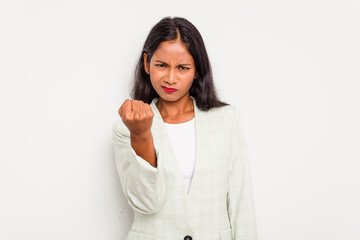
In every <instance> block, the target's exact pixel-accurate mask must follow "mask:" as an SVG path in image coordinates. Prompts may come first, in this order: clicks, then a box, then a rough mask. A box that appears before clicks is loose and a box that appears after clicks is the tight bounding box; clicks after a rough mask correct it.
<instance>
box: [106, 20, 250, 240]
mask: <svg viewBox="0 0 360 240" xmlns="http://www.w3.org/2000/svg"><path fill="white" fill-rule="evenodd" d="M131 95H132V96H131V97H132V98H133V100H129V99H126V100H125V101H124V103H123V104H122V105H121V107H120V109H119V115H120V117H121V119H120V120H118V121H117V122H116V123H115V124H114V126H113V133H114V134H113V143H114V149H115V161H116V167H117V171H118V173H119V177H120V182H121V186H122V189H123V191H124V194H125V196H126V198H127V200H128V203H129V205H130V206H131V208H132V209H133V210H134V222H133V225H132V227H131V229H130V232H129V233H128V235H127V238H126V240H135V239H147V240H150V239H154V240H155V239H156V240H175V239H176V240H177V239H184V240H192V239H193V240H212V239H213V240H215V239H222V240H231V239H234V240H256V239H257V227H256V221H255V211H254V205H253V193H252V186H251V185H252V184H251V177H250V169H249V163H248V159H247V152H246V142H245V138H244V135H243V129H242V123H241V118H240V115H239V113H238V110H237V109H236V108H235V107H234V106H231V105H229V104H227V103H224V102H221V101H220V100H219V99H218V96H217V94H216V89H215V87H214V82H213V78H212V73H211V67H210V62H209V59H208V55H207V52H206V49H205V45H204V42H203V40H202V37H201V35H200V33H199V32H198V30H197V29H196V27H195V26H194V25H193V24H191V23H190V22H189V21H188V20H186V19H184V18H178V17H174V18H170V17H166V18H163V19H162V20H161V21H160V22H159V23H157V24H156V25H155V26H154V27H153V28H152V30H151V31H150V33H149V35H148V37H147V39H146V41H145V44H144V47H143V50H142V53H141V56H140V59H139V61H138V64H137V67H136V71H135V79H134V85H133V89H132V93H131Z"/></svg>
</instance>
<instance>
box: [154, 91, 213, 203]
mask: <svg viewBox="0 0 360 240" xmlns="http://www.w3.org/2000/svg"><path fill="white" fill-rule="evenodd" d="M190 97H191V99H192V100H193V104H194V113H195V138H196V141H195V142H196V148H195V149H196V155H195V168H194V173H193V177H192V180H191V184H190V190H189V194H188V193H187V189H186V185H185V181H184V177H183V174H182V171H181V168H180V164H179V162H178V159H177V157H176V155H175V151H174V149H173V147H172V145H171V142H170V138H169V135H168V133H167V130H166V127H165V124H164V121H163V119H162V116H161V114H160V112H159V110H158V108H157V107H156V103H157V101H158V98H154V99H153V100H152V102H151V104H150V106H151V108H152V110H153V112H154V119H153V125H154V127H155V126H156V127H155V128H156V130H155V129H154V132H153V134H154V133H155V134H156V136H154V145H155V147H156V148H158V149H161V150H160V151H162V153H163V154H164V151H166V152H168V154H166V155H167V156H169V157H168V158H166V161H171V162H169V164H164V165H163V166H173V168H172V170H173V171H174V174H175V177H176V181H179V182H180V185H181V188H182V192H183V195H184V197H185V199H186V200H187V201H190V200H191V199H192V196H193V195H194V194H195V192H196V189H197V188H198V187H199V186H197V182H198V180H197V178H199V177H201V176H200V175H199V174H200V172H202V170H203V162H202V161H204V159H203V158H202V157H201V156H202V151H204V150H205V148H204V146H203V145H202V143H204V142H205V141H204V138H205V137H206V121H205V118H204V116H203V114H204V111H202V110H200V109H199V108H198V107H197V106H196V101H195V98H194V97H192V96H190Z"/></svg>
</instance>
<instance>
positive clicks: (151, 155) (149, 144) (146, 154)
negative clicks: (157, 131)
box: [130, 131, 157, 167]
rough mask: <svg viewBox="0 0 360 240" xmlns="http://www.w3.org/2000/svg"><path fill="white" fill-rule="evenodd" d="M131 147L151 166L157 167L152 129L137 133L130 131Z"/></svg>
mask: <svg viewBox="0 0 360 240" xmlns="http://www.w3.org/2000/svg"><path fill="white" fill-rule="evenodd" d="M130 141H131V147H132V148H133V149H134V151H135V152H136V154H137V155H139V156H140V157H142V158H143V159H144V160H146V161H147V162H148V163H150V165H151V166H153V167H157V161H156V154H155V148H154V140H153V136H152V133H151V131H149V132H146V133H143V134H141V135H136V134H132V133H130Z"/></svg>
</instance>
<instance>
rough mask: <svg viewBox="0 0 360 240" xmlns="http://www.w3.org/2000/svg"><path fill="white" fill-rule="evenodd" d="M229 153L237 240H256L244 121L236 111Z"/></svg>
mask: <svg viewBox="0 0 360 240" xmlns="http://www.w3.org/2000/svg"><path fill="white" fill-rule="evenodd" d="M231 135H232V136H231V142H230V151H229V190H228V196H227V206H228V214H229V219H230V224H231V228H232V239H234V240H257V239H258V233H257V226H256V216H255V208H254V200H253V192H252V182H251V173H250V166H249V160H248V155H247V146H246V141H245V137H244V131H243V126H242V120H241V117H240V114H239V112H238V110H237V108H235V107H233V123H232V128H231Z"/></svg>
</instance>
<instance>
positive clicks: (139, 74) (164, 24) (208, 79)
mask: <svg viewBox="0 0 360 240" xmlns="http://www.w3.org/2000/svg"><path fill="white" fill-rule="evenodd" d="M175 39H180V40H181V41H182V42H183V43H184V44H185V45H186V48H187V50H188V51H189V53H190V54H191V56H192V57H193V59H194V63H195V68H196V72H197V73H198V77H197V78H196V79H194V81H193V84H192V85H191V87H190V92H189V93H190V96H193V97H194V98H195V100H196V105H197V106H198V108H199V109H201V110H203V111H208V110H210V109H212V108H216V107H222V106H225V105H230V104H228V103H225V102H222V101H220V100H219V97H218V94H217V90H216V88H215V85H214V81H213V76H212V70H211V66H210V61H209V57H208V54H207V52H206V48H205V44H204V41H203V39H202V37H201V35H200V33H199V31H198V30H197V28H196V27H195V26H194V25H193V24H192V23H191V22H189V21H188V20H186V19H185V18H181V17H173V18H171V17H164V18H163V19H161V20H160V22H158V23H157V24H156V25H155V26H154V27H153V28H152V29H151V31H150V33H149V34H148V36H147V38H146V41H145V43H144V46H143V49H142V51H141V55H140V57H139V61H138V62H137V65H136V68H135V73H134V81H133V82H132V84H133V86H132V90H131V93H130V96H131V97H132V99H134V100H142V101H143V102H146V103H148V104H150V103H151V101H152V100H153V99H154V98H155V97H159V95H158V94H157V92H156V91H155V89H154V88H153V86H152V84H151V81H150V76H149V75H148V74H147V73H146V72H145V69H144V57H143V55H144V53H147V59H146V61H147V62H148V63H150V60H151V58H152V56H153V54H154V52H155V51H156V49H157V48H158V46H159V44H160V43H161V42H163V41H170V40H175Z"/></svg>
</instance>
